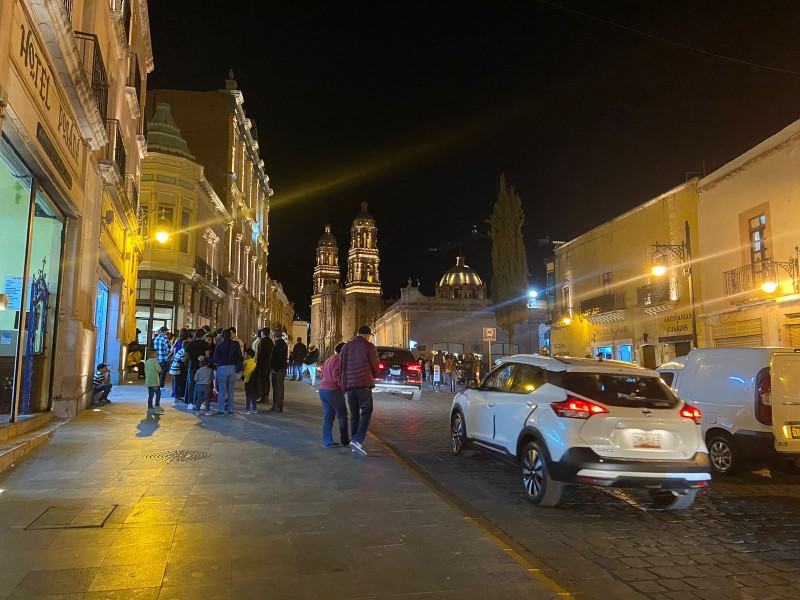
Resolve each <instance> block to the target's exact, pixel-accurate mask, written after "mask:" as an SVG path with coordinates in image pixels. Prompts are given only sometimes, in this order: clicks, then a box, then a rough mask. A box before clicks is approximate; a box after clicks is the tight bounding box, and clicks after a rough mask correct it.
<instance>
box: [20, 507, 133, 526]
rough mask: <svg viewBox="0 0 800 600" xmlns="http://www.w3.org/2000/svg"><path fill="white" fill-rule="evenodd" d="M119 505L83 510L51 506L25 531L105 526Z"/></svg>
mask: <svg viewBox="0 0 800 600" xmlns="http://www.w3.org/2000/svg"><path fill="white" fill-rule="evenodd" d="M117 506H118V505H117V504H111V505H109V506H97V507H92V508H81V507H75V506H51V507H49V508H48V509H47V510H46V511H44V512H43V513H42V514H40V515H39V516H38V517H36V519H35V520H34V521H33V523H31V524H30V525H28V526H27V527H26V528H25V529H28V530H31V529H34V530H35V529H85V528H92V527H94V528H97V527H102V526H103V525H105V522H106V520H107V519H108V517H110V516H111V513H112V512H114V509H115V508H117Z"/></svg>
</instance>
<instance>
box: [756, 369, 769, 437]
mask: <svg viewBox="0 0 800 600" xmlns="http://www.w3.org/2000/svg"><path fill="white" fill-rule="evenodd" d="M756 419H758V421H759V422H760V423H763V424H764V425H772V376H771V375H770V372H769V367H767V368H764V369H761V371H759V373H758V375H757V376H756Z"/></svg>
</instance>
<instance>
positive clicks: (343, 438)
mask: <svg viewBox="0 0 800 600" xmlns="http://www.w3.org/2000/svg"><path fill="white" fill-rule="evenodd" d="M319 399H320V401H321V402H322V408H323V410H324V411H325V413H324V415H323V417H322V443H323V444H324V445H325V446H328V445H330V444H331V443H332V442H333V418H334V417H337V418H338V419H339V441H340V442H341V443H342V446H346V445H347V444H349V443H350V434H349V433H348V430H347V405H346V403H345V400H344V393H343V392H342V390H320V391H319Z"/></svg>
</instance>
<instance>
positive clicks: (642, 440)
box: [633, 432, 661, 450]
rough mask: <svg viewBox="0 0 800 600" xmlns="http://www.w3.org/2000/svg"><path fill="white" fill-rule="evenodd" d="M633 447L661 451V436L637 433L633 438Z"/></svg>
mask: <svg viewBox="0 0 800 600" xmlns="http://www.w3.org/2000/svg"><path fill="white" fill-rule="evenodd" d="M633 447H634V448H637V449H639V448H641V449H651V450H660V449H661V434H660V433H651V432H647V433H636V434H634V436H633Z"/></svg>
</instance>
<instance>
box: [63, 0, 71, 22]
mask: <svg viewBox="0 0 800 600" xmlns="http://www.w3.org/2000/svg"><path fill="white" fill-rule="evenodd" d="M64 8H66V9H67V16H68V17H69V18H70V19H72V0H64Z"/></svg>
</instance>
